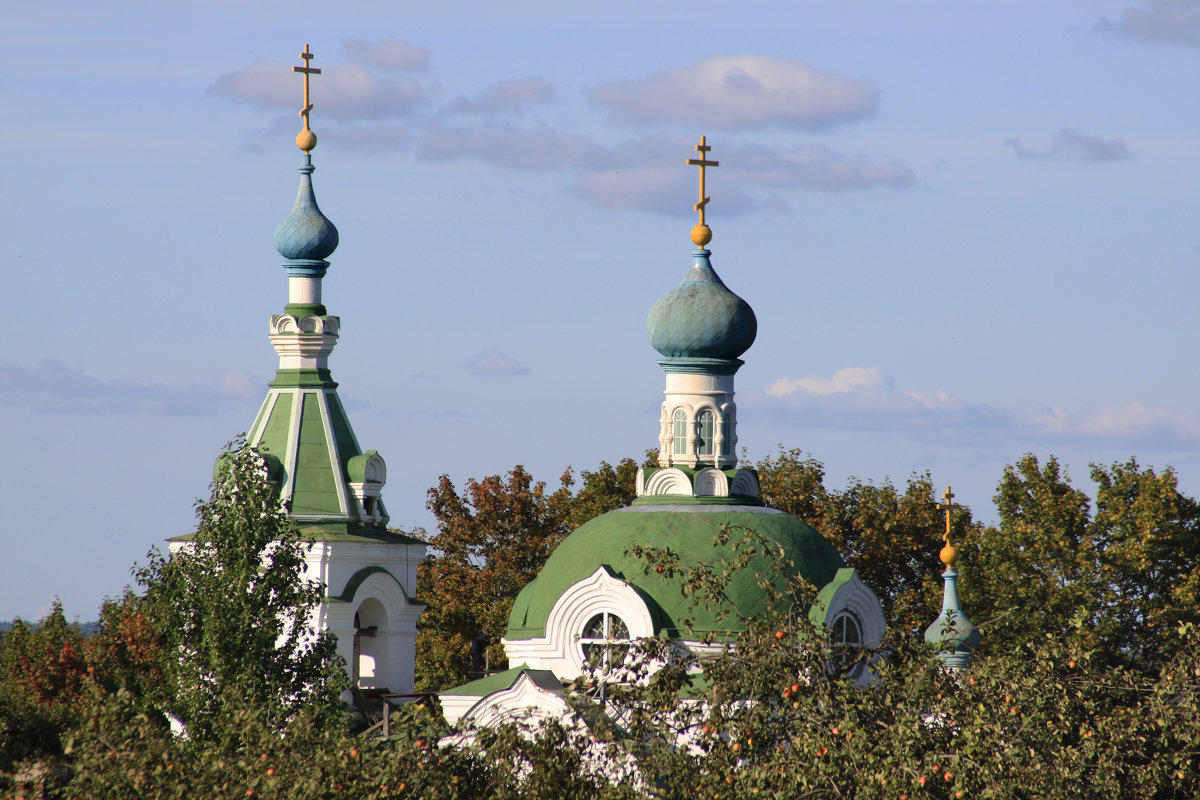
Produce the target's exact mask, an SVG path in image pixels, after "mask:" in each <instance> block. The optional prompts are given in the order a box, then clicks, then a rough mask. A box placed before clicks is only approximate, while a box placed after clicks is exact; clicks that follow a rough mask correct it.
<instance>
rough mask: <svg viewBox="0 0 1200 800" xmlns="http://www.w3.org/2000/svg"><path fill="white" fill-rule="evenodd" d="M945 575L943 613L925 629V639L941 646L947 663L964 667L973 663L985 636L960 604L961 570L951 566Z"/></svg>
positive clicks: (940, 649) (942, 657) (953, 666)
mask: <svg viewBox="0 0 1200 800" xmlns="http://www.w3.org/2000/svg"><path fill="white" fill-rule="evenodd" d="M942 579H943V581H944V582H945V586H944V588H943V592H942V613H941V614H940V615H939V616H938V618H937V619H936V620H934V621H933V624H932V625H930V626H929V627H928V628H926V629H925V641H926V642H928V643H929V644H931V645H934V646H935V647H937V648H938V657H939V658H941V659H942V662H943V663H944V664H945V665H946V666H947V667H949V668H950V669H952V670H956V671H958V670H964V669H966V668H967V667H969V666H970V665H971V660H972V657H973V656H974V654H975V649H976V648H978V647H979V643H980V641H982V637H981V636H980V635H979V629H978V628H976V627H975V623H973V622H971V620H969V619H967V615H966V614H964V613H963V610H962V608H961V606H960V605H959V601H958V572H957V571H956V570H955V569H954V568H953V567H947V569H946V571H945V572H943V573H942Z"/></svg>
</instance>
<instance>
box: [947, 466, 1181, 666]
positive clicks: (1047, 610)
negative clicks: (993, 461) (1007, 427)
mask: <svg viewBox="0 0 1200 800" xmlns="http://www.w3.org/2000/svg"><path fill="white" fill-rule="evenodd" d="M1091 478H1092V480H1093V481H1094V482H1095V483H1096V484H1097V488H1096V511H1095V514H1094V516H1093V514H1092V512H1091V501H1090V500H1089V499H1088V496H1087V495H1086V494H1085V493H1084V492H1083V491H1081V490H1079V489H1076V488H1075V487H1073V486H1072V485H1071V482H1070V479H1069V477H1068V475H1067V473H1066V470H1065V469H1064V468H1063V467H1062V466H1061V465H1060V464H1059V462H1058V460H1057V459H1055V458H1054V457H1053V456H1050V457H1048V458H1047V459H1046V461H1045V463H1044V464H1039V461H1038V459H1037V457H1035V456H1034V455H1032V454H1026V455H1025V456H1023V457H1022V458H1021V459H1020V460H1019V461H1018V462H1017V463H1016V464H1015V465H1013V466H1010V467H1007V468H1006V469H1005V471H1004V475H1003V477H1002V478H1001V481H1000V484H999V486H998V488H997V493H996V498H995V500H996V509H997V512H998V516H999V525H998V526H995V527H992V526H988V527H979V526H976V527H973V528H971V529H969V530H967V531H966V533H967V535H966V537H965V539H964V547H963V552H964V556H963V560H964V563H966V564H967V565H968V566H967V569H966V570H965V571H964V574H963V577H962V581H961V584H960V586H961V589H962V592H963V598H964V603H966V604H967V605H968V608H969V609H970V612H971V614H972V618H973V619H974V620H975V621H976V623H977V624H979V625H980V627H981V630H982V631H983V632H984V640H983V647H984V649H985V650H986V651H987V652H992V653H995V652H1000V651H1007V650H1011V649H1012V648H1014V647H1017V646H1020V645H1021V643H1023V642H1026V641H1028V640H1029V639H1030V638H1031V637H1036V636H1043V635H1051V636H1053V637H1054V638H1055V639H1056V640H1058V641H1062V642H1064V643H1069V644H1071V645H1072V646H1077V647H1079V648H1080V649H1081V650H1083V651H1086V652H1089V653H1092V654H1094V657H1095V658H1105V659H1108V660H1110V661H1111V662H1113V663H1123V664H1127V665H1130V666H1132V667H1135V668H1137V669H1140V670H1146V671H1148V672H1149V673H1150V674H1157V673H1158V672H1159V671H1160V670H1161V666H1162V663H1163V662H1164V660H1165V659H1166V658H1167V657H1168V652H1167V650H1165V649H1164V643H1165V642H1167V641H1169V639H1170V636H1169V635H1168V634H1169V633H1170V631H1172V630H1174V629H1175V628H1176V627H1177V626H1178V625H1179V624H1180V623H1185V622H1192V623H1195V622H1200V507H1198V506H1197V504H1196V502H1195V500H1193V499H1191V498H1189V497H1186V496H1184V495H1182V494H1181V493H1180V492H1179V490H1178V485H1177V481H1176V477H1175V473H1174V472H1173V471H1172V470H1171V469H1169V468H1168V469H1166V470H1164V471H1162V472H1161V473H1159V472H1156V471H1155V470H1154V469H1150V468H1147V469H1143V468H1141V467H1140V466H1139V465H1138V463H1137V461H1136V460H1134V459H1130V460H1128V461H1126V462H1125V463H1123V464H1122V463H1116V464H1113V465H1111V466H1109V467H1104V466H1099V465H1096V464H1093V465H1091Z"/></svg>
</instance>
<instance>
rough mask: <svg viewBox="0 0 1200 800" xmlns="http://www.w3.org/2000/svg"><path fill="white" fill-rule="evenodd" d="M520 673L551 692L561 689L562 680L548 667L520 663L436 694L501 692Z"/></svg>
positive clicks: (474, 695)
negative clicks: (532, 667)
mask: <svg viewBox="0 0 1200 800" xmlns="http://www.w3.org/2000/svg"><path fill="white" fill-rule="evenodd" d="M522 674H527V675H528V676H529V679H530V680H532V681H533V682H534V683H535V684H537V685H538V686H540V687H541V688H543V689H546V690H547V691H551V692H561V691H562V681H560V680H559V679H558V678H557V676H555V674H554V673H553V672H551V671H550V670H548V669H530V668H529V665H527V664H521V665H520V666H518V667H512V668H511V669H506V670H504V671H503V672H497V673H496V674H495V675H487V676H485V677H482V678H480V679H479V680H477V681H471V682H470V683H464V684H463V685H462V686H455V687H454V688H453V689H447V690H446V691H444V692H439V693H438V694H452V695H467V696H471V697H487V696H488V695H489V694H491V693H492V692H502V691H504V690H505V689H511V688H512V686H513V684H515V683H516V682H517V679H518V678H520V677H521V675H522Z"/></svg>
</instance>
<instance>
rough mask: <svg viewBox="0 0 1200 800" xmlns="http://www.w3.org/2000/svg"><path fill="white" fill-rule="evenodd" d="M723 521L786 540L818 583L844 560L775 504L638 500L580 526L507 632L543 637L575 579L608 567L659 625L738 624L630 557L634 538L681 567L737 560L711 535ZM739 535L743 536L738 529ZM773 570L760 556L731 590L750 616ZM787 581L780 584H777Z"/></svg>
mask: <svg viewBox="0 0 1200 800" xmlns="http://www.w3.org/2000/svg"><path fill="white" fill-rule="evenodd" d="M724 525H730V526H740V527H743V528H746V529H749V530H752V531H756V532H757V533H758V534H759V535H760V536H762V537H764V538H766V539H768V540H770V541H773V542H777V543H778V544H780V545H782V546H783V549H784V558H785V559H787V560H790V561H792V562H793V563H794V565H795V573H796V574H799V575H800V576H801V577H803V578H804V579H806V580H807V581H809V582H810V583H812V584H813V585H815V586H816V587H817V588H818V589H819V588H820V587H822V586H824V585H825V584H827V583H829V582H830V581H832V580H833V579H834V577H835V576H836V575H837V571H838V570H839V569H841V568H842V567H845V566H846V564H845V562H843V561H842V557H841V556H839V555H838V553H837V551H836V550H834V549H833V546H832V545H830V544H829V542H827V541H825V539H824V537H822V536H821V534H819V533H817V531H815V530H814V529H813V528H811V527H809V526H808V525H806V524H805V523H803V522H801V521H800V520H798V519H796V518H795V517H793V516H791V515H790V514H784V513H783V512H781V511H776V510H775V509H770V508H764V507H761V506H731V505H720V504H714V505H635V506H630V507H629V508H622V509H619V510H617V511H610V512H609V513H607V514H604V515H602V516H599V517H596V518H595V519H593V520H591V521H590V522H587V523H585V524H584V525H581V526H580V527H579V528H577V529H576V530H575V531H574V532H572V533H571V535H570V536H568V537H567V538H566V539H564V540H563V541H562V543H561V544H560V545H559V546H558V547H557V548H556V549H555V551H554V553H553V554H551V556H550V558H549V560H547V561H546V565H545V566H544V567H542V571H541V573H539V574H538V577H537V578H535V579H534V580H533V581H531V582H530V583H529V584H528V585H527V586H526V587H525V588H524V589H522V590H521V593H520V594H519V595H517V599H516V601H515V602H514V603H513V608H512V612H511V613H510V615H509V618H508V632H507V633H506V634H505V636H506V637H507V638H509V639H532V638H536V637H541V636H545V635H546V632H545V627H546V619H547V617H548V616H549V614H550V609H551V608H552V607H553V606H554V602H555V601H556V600H557V599H558V597H559V596H560V595H561V594H562V593H563V592H564V591H565V590H566V589H567V588H568V587H570V586H571V585H573V584H575V583H577V582H579V581H581V580H583V579H584V578H586V577H588V576H590V575H591V574H592V573H594V572H595V571H596V570H597V569H598V568H599V567H601V566H606V567H608V568H609V570H610V572H612V573H613V574H614V575H615V576H616V577H618V578H622V579H624V580H625V581H627V582H628V583H630V584H631V585H632V586H633V587H634V589H635V590H636V591H637V592H638V594H639V595H640V596H641V597H642V599H643V600H644V601H645V602H646V605H647V606H648V607H649V609H650V613H651V616H652V617H653V619H654V624H655V632H656V633H660V634H666V635H668V636H682V635H696V636H704V635H705V634H715V635H720V634H723V633H728V632H731V631H736V630H738V629H739V628H740V625H739V624H738V622H737V618H736V616H731V615H730V614H729V613H727V612H728V611H729V608H730V607H729V606H726V607H725V608H724V609H722V608H714V609H711V610H706V609H705V608H704V607H703V605H702V604H701V605H700V607H698V608H696V609H692V608H691V607H690V601H689V599H688V598H686V597H684V596H683V592H682V581H681V580H680V578H679V577H678V576H676V577H671V578H668V577H664V575H661V574H658V573H656V572H651V573H650V574H649V575H644V574H643V567H644V565H645V561H643V560H642V559H639V558H636V557H633V556H627V555H626V554H625V553H626V551H627V550H628V549H629V548H630V547H631V546H633V545H651V546H654V547H660V548H670V549H671V551H672V552H674V553H677V554H678V555H679V556H680V561H681V564H682V565H683V566H684V567H688V566H694V565H697V564H701V563H716V562H718V561H720V560H721V559H722V558H724V559H725V560H727V561H732V560H733V559H734V558H735V557H736V554H735V553H734V551H733V550H732V548H731V547H729V546H722V547H715V546H714V545H713V537H714V536H715V535H716V534H717V533H718V532H719V531H720V530H721V528H722V527H723V526H724ZM733 538H734V540H737V539H738V538H739V536H738V534H737V533H736V532H735V533H734V537H733ZM756 570H757V571H759V572H761V573H763V574H767V575H769V574H770V568H769V561H768V559H767V558H766V557H764V556H761V555H760V556H755V557H754V558H753V559H752V560H751V561H750V563H749V564H748V565H747V566H746V567H745V568H744V569H743V570H742V571H741V572H740V573H739V574H737V575H735V576H734V578H733V581H732V583H731V584H730V586H729V587H728V589H727V591H726V595H727V597H728V598H729V600H730V601H732V603H733V604H734V605H735V606H736V607H737V608H739V609H741V610H742V612H744V613H745V614H746V615H748V616H754V615H756V614H759V613H761V612H762V611H764V610H765V600H766V598H765V597H764V593H763V590H762V589H761V588H759V586H758V579H757V577H756V576H755V571H756ZM780 588H782V587H780ZM689 614H693V615H694V617H695V629H694V631H692V632H687V631H684V630H682V620H684V619H685V618H687V617H688V616H689Z"/></svg>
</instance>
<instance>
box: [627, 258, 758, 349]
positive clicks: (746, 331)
mask: <svg viewBox="0 0 1200 800" xmlns="http://www.w3.org/2000/svg"><path fill="white" fill-rule="evenodd" d="M709 255H710V252H709V251H708V250H705V249H703V248H700V249H698V250H695V251H693V253H692V268H691V269H690V270H689V271H688V274H687V275H685V276H684V278H683V283H681V284H679V287H678V288H677V289H675V290H674V291H672V292H670V293H668V294H666V295H664V296H663V297H662V298H661V299H660V300H659V301H658V302H657V303H655V304H654V307H653V308H651V309H650V314H649V315H648V316H647V317H646V336H648V337H649V338H650V344H651V345H653V346H654V349H655V350H657V351H658V352H659V353H662V355H664V356H665V357H667V358H721V359H736V358H738V357H739V356H741V355H742V353H745V352H746V351H747V350H749V349H750V345H752V344H754V337H755V336H756V335H757V334H758V320H757V319H756V318H755V316H754V309H752V308H750V304H749V303H747V302H746V301H745V300H743V299H742V298H740V297H738V296H737V295H736V294H734V293H733V292H731V291H729V289H728V288H726V286H725V284H724V283H722V282H721V278H720V276H718V275H717V273H716V270H714V269H713V267H712V264H711V263H710V262H709V260H708V257H709Z"/></svg>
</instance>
